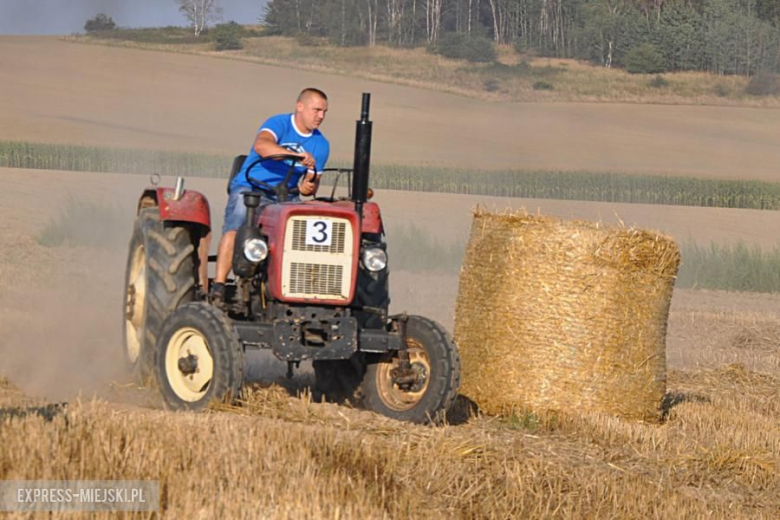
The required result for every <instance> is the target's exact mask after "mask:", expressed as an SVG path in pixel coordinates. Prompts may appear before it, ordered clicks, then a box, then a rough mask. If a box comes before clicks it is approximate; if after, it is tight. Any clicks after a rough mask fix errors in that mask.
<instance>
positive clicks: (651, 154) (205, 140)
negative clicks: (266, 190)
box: [0, 36, 780, 181]
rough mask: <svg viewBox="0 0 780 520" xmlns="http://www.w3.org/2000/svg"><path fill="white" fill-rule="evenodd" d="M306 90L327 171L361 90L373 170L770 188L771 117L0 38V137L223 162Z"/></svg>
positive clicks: (347, 146)
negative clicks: (489, 91)
mask: <svg viewBox="0 0 780 520" xmlns="http://www.w3.org/2000/svg"><path fill="white" fill-rule="evenodd" d="M312 83H313V84H316V85H318V86H320V87H321V88H323V89H324V90H325V91H326V92H328V93H329V94H330V97H331V104H330V112H329V116H328V120H327V121H326V123H325V125H324V126H323V129H324V131H325V132H326V133H327V135H328V137H329V138H330V139H331V141H332V144H333V150H332V157H333V158H336V159H344V160H349V159H351V157H352V141H353V138H354V120H355V119H357V118H358V116H359V113H358V112H359V101H358V100H359V99H360V93H361V92H363V91H370V92H372V93H373V99H372V112H371V113H372V119H373V120H374V121H375V126H374V137H375V139H374V143H373V148H372V157H373V158H374V159H375V161H376V162H385V163H404V164H420V163H427V164H437V165H444V166H457V167H462V168H479V169H488V168H491V167H495V168H524V169H560V170H586V171H617V172H647V173H661V174H677V175H697V176H709V177H718V178H741V179H760V180H774V181H776V180H779V179H780V177H779V176H778V175H779V174H778V171H777V168H776V165H777V164H780V147H778V146H777V136H778V135H780V110H770V109H753V108H727V107H691V106H659V105H655V106H654V105H628V104H614V105H611V104H587V103H558V104H553V103H550V104H543V103H539V104H524V103H512V104H507V103H491V102H486V101H478V100H473V99H466V98H461V97H458V96H454V95H449V94H441V93H436V92H432V91H425V90H418V89H414V88H410V87H402V86H398V85H389V84H383V83H378V82H371V81H367V80H357V79H354V78H348V77H344V76H335V75H328V74H321V73H312V72H305V71H296V70H288V69H283V68H278V67H271V66H265V65H257V64H253V63H247V62H239V61H231V60H225V59H215V58H207V57H201V56H190V55H181V54H171V53H163V52H150V51H140V50H133V49H122V48H112V47H101V46H95V45H80V44H74V43H67V42H63V41H59V40H57V39H56V38H54V37H10V36H4V37H0V84H2V85H3V96H2V97H0V139H3V140H26V141H42V142H56V143H70V144H94V145H104V146H123V147H131V148H133V147H149V148H164V149H170V150H186V151H197V152H212V153H225V154H236V155H237V154H239V153H245V151H246V149H247V148H248V146H249V144H250V141H251V137H249V136H252V135H253V133H254V132H255V131H256V129H257V126H258V125H259V124H260V123H261V120H262V119H265V117H267V116H268V115H269V114H273V113H277V112H279V111H282V110H286V109H288V107H289V109H290V110H291V107H292V99H293V98H294V96H295V94H296V93H297V92H298V91H299V90H300V89H301V88H302V87H304V86H309V85H310V84H312Z"/></svg>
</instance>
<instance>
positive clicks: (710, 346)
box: [0, 169, 780, 400]
mask: <svg viewBox="0 0 780 520" xmlns="http://www.w3.org/2000/svg"><path fill="white" fill-rule="evenodd" d="M2 172H3V181H4V190H3V191H2V192H0V222H2V224H1V225H0V227H1V228H2V234H0V282H1V283H2V284H3V288H4V289H3V291H2V294H0V338H2V339H0V374H3V375H5V376H6V377H8V378H9V379H10V380H11V381H12V382H14V383H15V384H17V385H18V386H20V387H21V388H22V389H23V390H24V391H25V392H27V393H28V394H29V395H33V396H41V397H46V398H48V399H53V400H63V399H69V398H72V397H74V396H76V395H79V394H82V395H85V396H88V395H92V394H93V393H95V392H97V393H98V395H102V396H110V395H111V388H112V385H116V384H123V383H124V382H125V381H124V380H123V379H122V364H121V359H122V358H121V355H122V354H121V315H120V309H121V295H122V276H123V274H124V268H125V260H126V257H125V255H126V243H127V240H128V239H129V236H130V229H131V224H132V219H133V215H134V204H135V200H136V197H137V196H138V195H139V194H140V193H141V191H142V189H143V188H144V187H145V186H147V184H148V179H146V177H144V176H139V175H119V174H95V173H82V172H56V171H41V170H19V169H4V170H2ZM164 181H168V182H169V183H170V181H172V179H164ZM186 187H187V188H188V189H196V190H198V191H201V192H203V193H205V194H206V195H207V196H208V197H209V199H210V200H211V201H212V202H211V204H212V218H213V222H212V225H213V226H214V228H215V229H219V227H220V226H221V222H222V218H221V211H222V206H223V204H224V202H225V191H224V190H225V181H224V180H217V179H200V178H192V179H187V180H186ZM374 200H376V201H377V202H378V203H380V205H381V208H382V212H383V216H384V218H385V219H386V220H387V221H388V222H389V223H391V232H390V236H389V240H390V253H391V255H392V249H393V247H406V245H405V244H403V243H398V242H393V233H392V225H395V224H397V223H398V222H403V223H409V224H411V223H414V224H415V225H417V226H418V227H420V228H421V229H423V230H425V231H426V232H428V233H430V234H431V235H433V236H437V237H438V238H440V239H442V240H443V241H444V243H452V242H457V241H463V243H465V241H466V240H467V239H468V232H469V225H470V219H471V208H473V207H474V206H475V205H476V204H482V205H484V206H486V207H492V208H495V209H499V208H505V207H511V208H518V207H526V208H529V209H530V208H534V209H532V211H542V212H543V213H545V214H551V215H557V216H559V217H561V218H578V219H580V218H590V219H594V218H597V217H598V216H599V215H607V216H606V217H605V218H604V219H603V220H604V221H605V222H614V221H615V220H616V219H617V217H615V216H614V213H615V212H617V213H619V214H621V217H620V218H621V220H622V221H623V222H625V223H626V224H627V225H630V224H634V223H636V224H639V225H645V224H655V225H656V227H659V228H662V229H663V230H664V231H665V232H667V233H670V234H672V235H673V236H678V235H679V236H680V237H688V236H690V237H692V238H696V239H697V240H716V241H729V240H734V239H737V238H740V239H745V240H752V241H753V243H755V244H758V245H766V246H773V245H774V244H775V236H774V235H773V230H774V229H775V226H773V225H771V219H772V218H776V217H775V214H774V213H772V212H758V211H744V210H725V209H702V208H681V207H680V208H678V207H664V206H641V205H627V204H615V205H612V204H600V203H585V202H582V203H573V202H568V203H563V202H556V201H533V200H521V199H502V198H491V197H472V196H465V195H444V194H424V193H403V192H393V191H387V190H382V191H378V192H377V194H376V196H375V199H374ZM74 205H75V206H77V207H86V208H98V210H96V211H98V213H96V215H95V217H96V221H95V222H94V226H96V227H99V228H100V229H99V231H100V232H101V234H102V235H103V236H106V235H113V236H114V237H115V239H113V240H110V241H109V242H108V243H104V244H102V245H101V246H100V247H84V246H77V247H72V246H71V247H69V246H60V247H45V246H43V245H41V244H39V243H38V241H37V240H36V238H37V237H39V236H40V234H41V230H42V229H44V228H45V227H46V226H48V225H50V224H51V223H52V222H54V221H56V220H57V219H60V218H62V214H63V212H64V211H65V210H66V209H67V208H68V207H73V206H74ZM100 208H114V209H115V211H117V212H118V213H119V214H120V215H122V217H121V218H119V219H118V220H109V219H105V218H103V217H104V215H103V214H102V213H101V211H102V210H101V209H100ZM756 222H758V223H760V224H759V225H756ZM106 227H108V228H109V229H108V230H106V229H105V228H106ZM85 232H87V230H85ZM92 232H94V233H96V232H97V231H95V230H92ZM390 280H391V291H392V307H391V310H392V311H393V312H401V311H404V310H405V311H408V312H410V313H415V314H422V315H425V316H429V317H431V318H433V319H435V320H437V321H439V322H440V323H442V324H443V325H444V326H445V327H446V328H447V329H449V330H450V331H452V329H453V324H454V308H455V300H456V297H457V290H458V278H457V275H455V274H451V273H418V272H408V271H394V272H393V273H392V275H391V278H390ZM779 318H780V296H773V295H757V294H739V293H725V292H718V291H691V290H678V291H676V292H675V294H674V298H673V300H672V313H671V320H670V328H669V336H668V356H669V363H670V366H673V367H678V368H679V367H688V366H692V365H706V366H711V365H714V366H718V363H721V362H723V363H727V362H735V361H740V362H747V363H748V365H749V366H751V367H752V368H758V369H761V368H763V369H770V370H775V369H777V368H778V367H767V366H765V361H766V360H767V359H774V358H773V357H771V356H768V355H767V354H766V353H768V352H770V351H769V350H767V349H768V348H770V345H772V343H771V338H772V337H774V336H772V334H774V332H773V331H774V330H775V329H773V328H772V327H774V323H776V322H778V319H779ZM778 332H780V330H778ZM751 338H752V339H751ZM767 338H770V339H769V340H767ZM734 342H741V343H742V344H745V345H748V346H749V347H750V348H749V349H748V352H745V351H742V352H735V351H734V349H733V348H731V347H732V346H733V343H734ZM772 348H774V347H772ZM303 368H304V371H305V370H306V366H305V365H304V367H303ZM285 369H286V367H285V366H284V364H282V363H280V362H278V361H275V360H274V359H273V358H270V357H269V356H266V355H262V354H261V355H257V354H255V353H252V354H251V357H250V368H249V371H250V372H249V374H250V377H251V378H252V379H255V380H265V381H269V380H280V379H281V378H282V376H283V374H284V372H285Z"/></svg>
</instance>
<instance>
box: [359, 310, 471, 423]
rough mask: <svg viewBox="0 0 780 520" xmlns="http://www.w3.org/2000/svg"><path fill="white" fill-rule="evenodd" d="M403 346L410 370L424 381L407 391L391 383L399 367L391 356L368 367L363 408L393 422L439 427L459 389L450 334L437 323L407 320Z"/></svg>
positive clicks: (416, 318)
mask: <svg viewBox="0 0 780 520" xmlns="http://www.w3.org/2000/svg"><path fill="white" fill-rule="evenodd" d="M406 343H407V347H408V349H409V358H410V362H411V364H412V367H413V368H414V369H415V370H418V371H419V373H422V374H424V380H423V381H422V382H420V383H417V385H416V387H412V388H410V389H403V388H400V387H399V386H398V385H397V384H395V383H394V382H393V378H392V377H391V375H390V371H391V370H392V369H393V368H395V367H396V366H397V365H398V354H397V353H392V354H387V355H384V356H381V357H379V358H378V359H375V362H372V363H369V364H368V367H367V369H366V375H365V378H364V379H363V384H362V385H361V391H362V394H363V405H364V406H365V407H366V408H368V409H369V410H372V411H374V412H377V413H380V414H382V415H385V416H387V417H391V418H393V419H398V420H401V421H408V422H413V423H440V422H442V421H443V420H444V419H445V417H446V414H447V412H448V411H449V410H450V408H452V405H453V404H454V402H455V398H456V397H457V395H458V387H459V385H460V356H459V355H458V349H457V347H456V345H455V343H454V342H453V341H452V340H451V339H450V337H449V334H447V332H446V331H445V330H444V329H443V328H442V327H441V326H440V325H439V324H437V323H435V322H433V321H431V320H429V319H427V318H423V317H420V316H410V317H409V321H408V322H407V325H406Z"/></svg>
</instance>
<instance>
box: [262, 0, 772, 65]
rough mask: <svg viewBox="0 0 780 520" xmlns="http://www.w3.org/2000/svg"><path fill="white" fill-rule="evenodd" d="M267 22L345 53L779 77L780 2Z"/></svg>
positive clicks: (544, 7)
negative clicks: (519, 57) (428, 52)
mask: <svg viewBox="0 0 780 520" xmlns="http://www.w3.org/2000/svg"><path fill="white" fill-rule="evenodd" d="M263 21H264V24H265V25H266V26H267V28H268V30H269V31H271V32H272V33H274V34H281V35H287V36H296V35H306V36H311V37H323V38H327V39H329V40H330V41H331V42H332V43H333V44H335V45H341V46H354V45H368V46H374V45H378V44H385V45H391V46H399V47H406V46H409V47H412V46H420V45H428V46H431V47H432V48H435V47H436V46H441V45H442V44H446V42H447V41H448V38H449V39H450V41H451V40H452V36H453V35H458V37H459V38H461V39H463V38H466V39H468V40H471V39H489V40H492V41H493V42H495V43H497V44H506V45H514V46H515V48H516V49H517V50H518V51H520V52H531V53H535V54H538V55H541V56H551V57H560V58H578V59H587V60H589V61H592V62H594V63H598V64H601V65H603V66H605V67H613V66H616V67H625V66H626V65H629V66H630V65H631V63H632V62H633V63H639V65H640V67H639V69H638V70H637V71H645V70H644V69H645V68H651V69H652V68H657V69H659V70H658V71H662V70H665V71H685V70H699V71H709V72H713V73H716V74H743V75H753V74H756V73H759V72H764V71H770V72H780V2H779V1H778V0H271V1H270V2H268V4H267V5H266V10H265V15H264V19H263ZM648 64H649V65H648ZM645 65H647V67H645ZM648 71H650V72H653V71H652V70H648Z"/></svg>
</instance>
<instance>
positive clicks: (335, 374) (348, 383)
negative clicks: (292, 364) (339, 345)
mask: <svg viewBox="0 0 780 520" xmlns="http://www.w3.org/2000/svg"><path fill="white" fill-rule="evenodd" d="M312 365H313V367H314V399H315V401H321V400H322V399H325V400H326V401H328V402H329V403H344V402H347V401H351V400H352V399H353V398H354V397H355V394H356V393H357V390H358V388H360V383H361V382H362V381H363V376H364V374H365V372H366V367H365V363H364V362H363V359H362V356H361V355H360V354H356V355H355V356H353V357H352V358H351V359H340V360H332V361H330V360H329V361H314V363H312Z"/></svg>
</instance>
